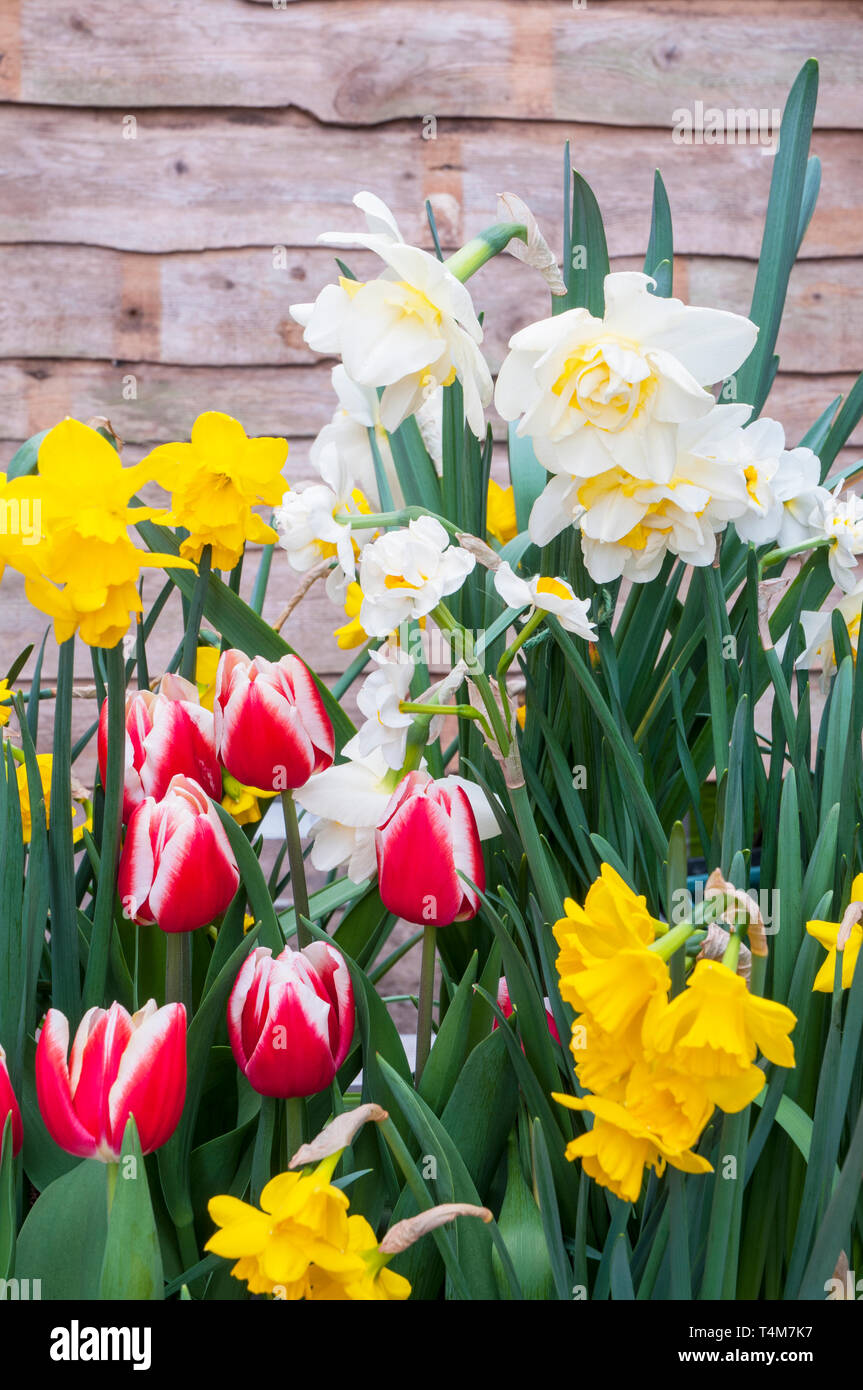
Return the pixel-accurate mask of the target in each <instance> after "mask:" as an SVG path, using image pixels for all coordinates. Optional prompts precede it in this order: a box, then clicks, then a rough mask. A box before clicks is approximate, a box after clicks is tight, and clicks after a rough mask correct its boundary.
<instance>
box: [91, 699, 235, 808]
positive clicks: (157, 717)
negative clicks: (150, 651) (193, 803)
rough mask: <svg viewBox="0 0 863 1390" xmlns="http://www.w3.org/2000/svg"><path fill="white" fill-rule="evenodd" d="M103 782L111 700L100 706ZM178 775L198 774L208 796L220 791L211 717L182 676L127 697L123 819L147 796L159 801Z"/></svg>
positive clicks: (198, 779)
mask: <svg viewBox="0 0 863 1390" xmlns="http://www.w3.org/2000/svg"><path fill="white" fill-rule="evenodd" d="M97 747H98V756H99V772H100V774H101V777H102V784H103V786H104V783H105V775H106V770H107V766H108V701H107V700H105V701H104V702H103V704H102V710H101V713H100V715H99V734H98V740H97ZM177 773H182V774H183V775H184V776H185V777H194V779H195V781H196V782H198V783H200V785H201V786H202V787H203V789H204V791H205V792H206V793H207V795H208V796H212V797H216V798H220V797H221V795H222V773H221V768H220V767H219V759H218V756H217V754H216V736H215V729H214V724H213V715H212V713H211V712H210V711H209V710H206V709H202V708H201V705H200V703H199V701H198V691H197V687H196V686H194V685H192V683H191V681H186V680H183V678H182V677H181V676H175V675H171V674H168V675H166V676H163V677H162V680H161V682H160V684H159V690H158V692H157V693H155V692H153V691H152V690H139V691H138V692H137V694H131V695H128V696H127V697H126V771H125V777H124V783H123V821H124V823H125V822H127V821H128V820H129V819H130V818H131V815H132V812H133V811H134V809H135V807H136V806H140V804H141V802H142V801H143V800H144V798H145V797H146V796H154V797H155V798H156V800H157V801H160V800H161V799H162V797H163V796H164V795H165V792H166V791H167V789H168V783H169V782H170V780H171V778H172V777H174V776H175V775H176V774H177Z"/></svg>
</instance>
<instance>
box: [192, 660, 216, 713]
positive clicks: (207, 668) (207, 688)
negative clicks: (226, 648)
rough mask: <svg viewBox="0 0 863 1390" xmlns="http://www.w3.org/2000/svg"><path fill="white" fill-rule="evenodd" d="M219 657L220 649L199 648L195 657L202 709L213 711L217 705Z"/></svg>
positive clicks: (196, 679)
mask: <svg viewBox="0 0 863 1390" xmlns="http://www.w3.org/2000/svg"><path fill="white" fill-rule="evenodd" d="M219 655H220V653H219V648H218V647H199V648H198V650H197V653H196V656H195V684H196V685H197V687H198V699H199V701H200V703H201V708H202V709H208V710H212V708H213V704H214V703H215V699H216V672H217V671H218V669H219Z"/></svg>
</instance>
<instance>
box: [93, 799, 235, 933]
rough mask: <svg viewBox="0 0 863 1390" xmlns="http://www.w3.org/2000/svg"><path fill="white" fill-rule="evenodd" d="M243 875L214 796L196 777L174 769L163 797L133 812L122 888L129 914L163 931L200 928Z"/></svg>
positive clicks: (124, 852)
mask: <svg viewBox="0 0 863 1390" xmlns="http://www.w3.org/2000/svg"><path fill="white" fill-rule="evenodd" d="M239 881H240V875H239V871H238V869H237V862H236V860H235V859H234V854H233V851H232V849H231V846H230V844H229V842H228V837H227V835H226V834H225V830H224V827H223V826H222V823H221V821H220V820H219V817H218V816H217V815H216V812H215V809H214V807H213V804H212V802H211V801H210V799H209V797H208V796H207V794H206V793H205V792H204V791H203V790H202V788H201V787H200V786H199V785H198V783H197V782H195V781H193V779H192V778H191V777H183V776H181V775H177V776H176V777H172V778H171V781H170V782H169V784H168V787H167V790H166V792H165V795H164V796H163V797H162V799H161V801H156V800H155V798H154V797H152V796H148V797H145V798H144V800H143V801H142V802H141V803H140V805H139V806H136V808H135V810H134V811H133V812H132V816H131V819H130V821H129V825H128V829H127V831H126V839H125V841H124V843H123V850H122V853H121V855H120V867H119V870H118V875H117V891H118V893H119V895H120V901H121V902H122V904H123V912H124V913H125V915H126V916H127V917H131V918H132V919H133V920H134V921H136V922H138V923H141V924H142V925H153V924H154V923H155V924H158V926H160V927H161V928H162V931H166V932H185V931H195V930H196V929H197V928H198V927H203V926H206V925H207V923H208V922H212V921H213V919H214V918H215V917H218V916H219V914H220V913H222V912H224V911H225V909H226V908H227V906H228V904H229V902H230V901H231V899H232V898H233V896H234V894H235V893H236V891H237V886H238V884H239Z"/></svg>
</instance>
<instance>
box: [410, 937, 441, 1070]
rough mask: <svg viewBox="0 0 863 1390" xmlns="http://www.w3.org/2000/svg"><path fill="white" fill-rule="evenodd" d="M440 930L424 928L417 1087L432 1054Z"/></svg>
mask: <svg viewBox="0 0 863 1390" xmlns="http://www.w3.org/2000/svg"><path fill="white" fill-rule="evenodd" d="M437 930H438V928H437V927H433V926H432V925H431V924H430V923H426V925H425V927H424V928H423V953H422V964H421V966H420V1000H419V1013H418V1014H417V1062H416V1069H415V1073H414V1075H415V1080H416V1085H417V1086H419V1084H420V1078H421V1077H422V1074H423V1069H424V1068H425V1064H426V1062H427V1061H428V1057H429V1053H430V1052H431V1034H432V1011H433V1009H434V967H435V951H436V949H437V937H436V935H435V934H436V932H437Z"/></svg>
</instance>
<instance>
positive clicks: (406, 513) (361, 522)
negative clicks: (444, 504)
mask: <svg viewBox="0 0 863 1390" xmlns="http://www.w3.org/2000/svg"><path fill="white" fill-rule="evenodd" d="M422 516H430V517H431V518H432V520H433V521H439V522H440V524H441V526H443V527H444V529H445V530H446V531H447V532H448V533H449V535H450V536H452V538H453V540H455V539H456V537H457V536H458V534H459V528H458V526H456V525H455V523H454V522H452V521H448V520H447V518H446V517H445V516H439V515H438V513H437V512H430V511H429V509H428V507H420V506H418V505H412V506H409V507H398V508H397V509H396V510H395V511H386V512H361V513H360V514H358V515H357V514H355V513H354V512H351V513H350V514H348V513H347V512H336V513H335V514H334V520H335V521H337V522H338V523H339V525H340V526H350V528H351V530H352V531H377V530H379V529H380V528H382V527H386V526H407V524H408V522H409V521H418V520H419V519H420V517H422Z"/></svg>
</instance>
